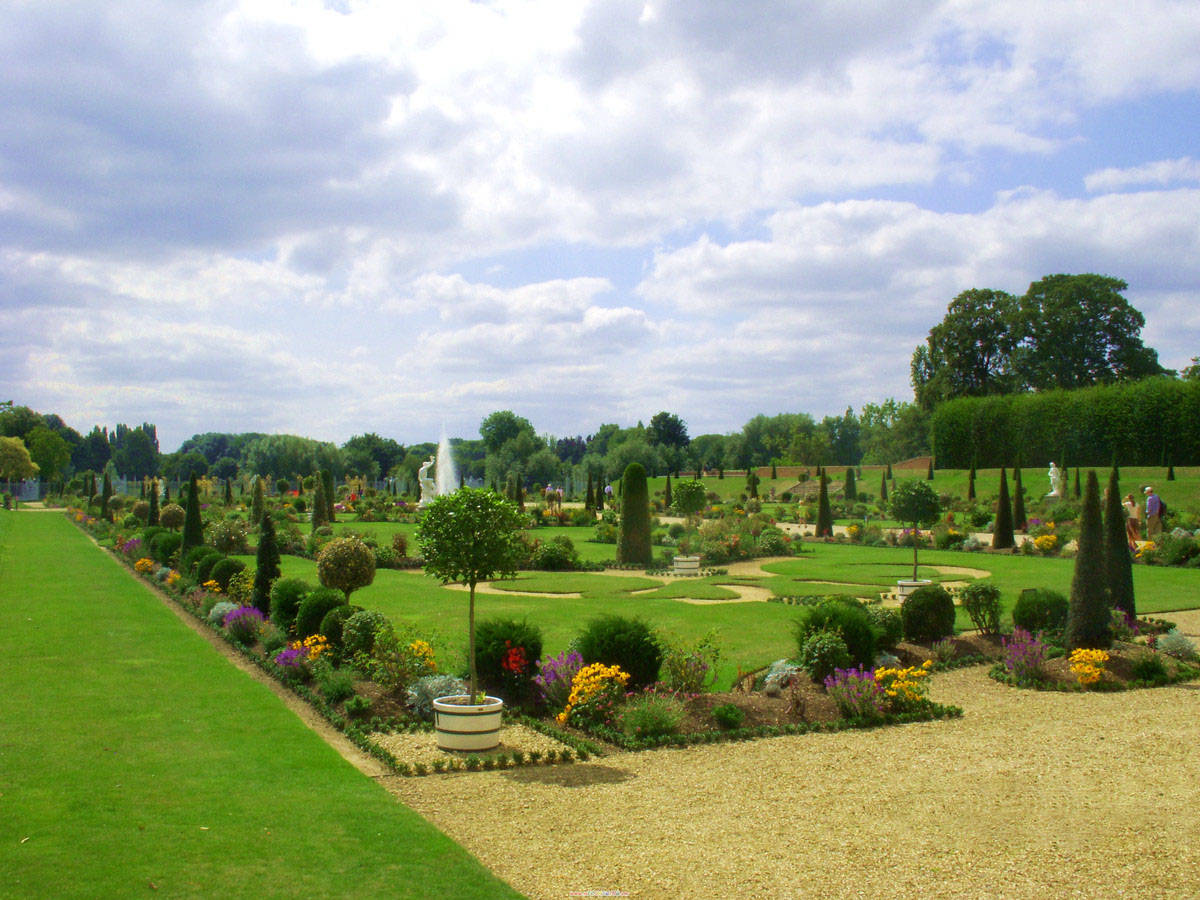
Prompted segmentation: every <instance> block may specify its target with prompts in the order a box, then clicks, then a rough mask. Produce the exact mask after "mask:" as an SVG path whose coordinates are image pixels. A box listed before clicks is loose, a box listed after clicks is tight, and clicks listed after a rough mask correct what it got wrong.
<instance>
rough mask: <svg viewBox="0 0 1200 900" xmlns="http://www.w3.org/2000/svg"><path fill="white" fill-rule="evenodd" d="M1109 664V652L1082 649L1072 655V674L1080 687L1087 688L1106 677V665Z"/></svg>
mask: <svg viewBox="0 0 1200 900" xmlns="http://www.w3.org/2000/svg"><path fill="white" fill-rule="evenodd" d="M1107 662H1108V651H1107V650H1087V649H1084V648H1083V647H1080V648H1079V649H1078V650H1075V651H1073V652H1072V653H1071V674H1072V675H1074V676H1075V679H1076V680H1077V681H1078V682H1079V686H1080V687H1087V686H1088V685H1089V684H1095V683H1096V682H1097V681H1099V680H1100V679H1101V678H1103V677H1104V664H1105V663H1107Z"/></svg>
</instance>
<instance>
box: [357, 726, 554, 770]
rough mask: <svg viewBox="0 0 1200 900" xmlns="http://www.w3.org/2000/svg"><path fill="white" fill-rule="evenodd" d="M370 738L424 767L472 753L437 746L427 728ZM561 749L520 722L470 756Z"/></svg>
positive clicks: (549, 738) (397, 756)
mask: <svg viewBox="0 0 1200 900" xmlns="http://www.w3.org/2000/svg"><path fill="white" fill-rule="evenodd" d="M371 739H372V740H373V741H375V743H377V744H379V746H381V747H384V748H386V749H387V750H388V751H390V752H391V754H392V755H393V756H394V757H396V759H397V760H399V761H400V762H406V763H410V764H414V763H424V764H425V765H427V766H428V765H432V764H433V763H434V762H435V761H436V760H439V759H440V760H442V761H444V762H450V761H452V760H465V759H466V758H467V757H468V756H469V755H472V754H468V753H459V752H453V751H449V750H442V749H441V748H439V747H438V745H437V735H436V734H434V733H433V732H431V731H418V732H414V733H406V734H384V733H381V732H374V733H373V734H371ZM564 749H566V744H563V743H562V742H561V741H556V740H555V739H554V738H552V737H549V736H548V735H544V734H542V733H541V732H540V731H534V730H533V729H532V728H526V727H525V726H523V725H505V726H504V727H502V728H501V729H500V746H498V747H496V748H495V749H493V750H487V751H477V752H476V753H474V755H475V756H479V757H481V758H482V757H486V756H496V755H498V754H502V753H511V752H513V751H514V750H520V751H522V752H524V753H530V752H534V751H536V752H538V753H547V752H549V751H550V750H553V751H555V752H556V753H557V752H560V751H562V750H564Z"/></svg>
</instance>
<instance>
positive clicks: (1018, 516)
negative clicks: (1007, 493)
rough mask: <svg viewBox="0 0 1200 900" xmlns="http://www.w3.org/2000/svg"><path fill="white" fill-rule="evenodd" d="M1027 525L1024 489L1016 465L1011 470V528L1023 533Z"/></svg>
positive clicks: (1018, 467) (1018, 468) (1019, 468)
mask: <svg viewBox="0 0 1200 900" xmlns="http://www.w3.org/2000/svg"><path fill="white" fill-rule="evenodd" d="M1028 524H1029V517H1028V516H1027V515H1026V514H1025V488H1024V487H1023V486H1022V484H1021V467H1020V466H1019V465H1018V466H1015V467H1014V468H1013V528H1015V529H1016V530H1017V531H1024V530H1025V526H1026V525H1028Z"/></svg>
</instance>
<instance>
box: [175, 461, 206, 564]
mask: <svg viewBox="0 0 1200 900" xmlns="http://www.w3.org/2000/svg"><path fill="white" fill-rule="evenodd" d="M184 502H185V506H184V518H183V543H182V544H180V545H179V555H180V556H181V557H182V556H183V554H184V553H187V552H188V551H189V550H191V549H192V548H193V547H199V546H200V545H201V544H203V543H204V523H203V522H202V521H201V519H200V488H199V486H198V485H197V484H196V476H195V474H193V475H192V477H191V479H190V480H189V481H188V495H187V499H186V500H185V501H184Z"/></svg>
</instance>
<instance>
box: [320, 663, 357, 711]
mask: <svg viewBox="0 0 1200 900" xmlns="http://www.w3.org/2000/svg"><path fill="white" fill-rule="evenodd" d="M313 676H314V678H315V679H316V682H317V687H319V688H320V689H321V693H322V694H324V695H325V699H326V700H328V701H329V702H330V703H340V702H341V701H343V700H346V699H348V698H350V697H353V696H354V673H353V672H351V671H348V670H347V669H335V668H334V667H333V666H331V665H329V663H327V662H326V663H324V664H321V665H314V666H313Z"/></svg>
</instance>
